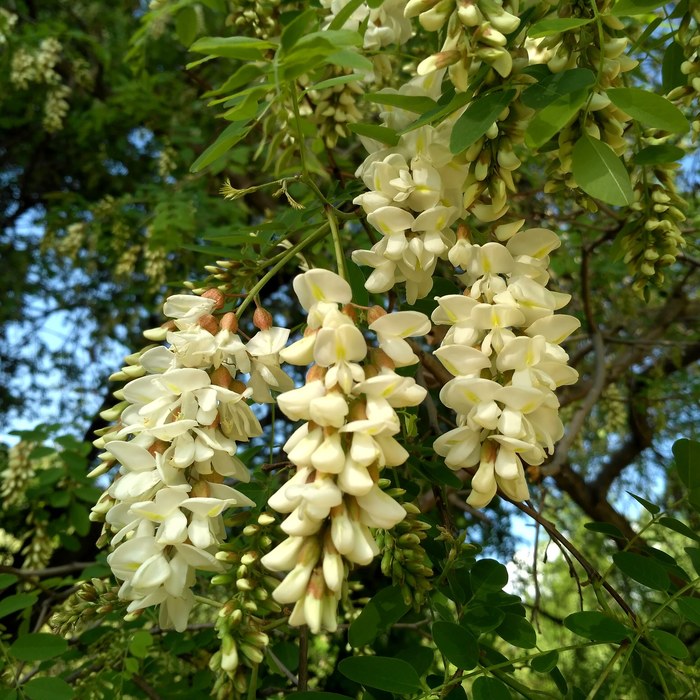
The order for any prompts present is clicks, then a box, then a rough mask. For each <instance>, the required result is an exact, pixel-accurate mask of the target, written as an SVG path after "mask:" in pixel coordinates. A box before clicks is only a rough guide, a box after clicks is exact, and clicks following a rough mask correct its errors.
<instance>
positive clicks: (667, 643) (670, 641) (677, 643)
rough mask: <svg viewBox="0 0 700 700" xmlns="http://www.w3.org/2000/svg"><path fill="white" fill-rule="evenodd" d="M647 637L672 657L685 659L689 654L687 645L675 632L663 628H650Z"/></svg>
mask: <svg viewBox="0 0 700 700" xmlns="http://www.w3.org/2000/svg"><path fill="white" fill-rule="evenodd" d="M649 637H650V638H651V639H652V641H653V642H654V644H656V646H657V647H658V648H659V649H660V650H661V651H662V652H663V653H664V654H668V656H671V657H673V658H674V659H687V658H688V656H690V652H689V651H688V647H686V645H685V644H683V642H682V641H681V640H680V639H678V637H676V635H675V634H671V633H670V632H666V631H665V630H651V632H649Z"/></svg>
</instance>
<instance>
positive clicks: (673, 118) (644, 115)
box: [606, 88, 690, 134]
mask: <svg viewBox="0 0 700 700" xmlns="http://www.w3.org/2000/svg"><path fill="white" fill-rule="evenodd" d="M606 95H607V96H608V97H609V98H610V100H611V101H612V103H613V104H614V105H615V106H616V107H619V108H620V109H621V110H622V111H623V112H626V113H627V114H629V115H630V117H632V118H633V119H636V120H637V121H638V122H641V123H642V124H645V125H646V126H651V127H654V128H656V129H663V130H664V131H670V132H672V133H676V134H684V133H685V132H686V131H688V129H689V128H690V125H689V124H688V120H687V119H686V118H685V117H684V116H683V112H681V111H680V109H678V107H676V106H675V105H673V104H671V103H670V102H669V101H668V100H667V99H666V98H665V97H662V96H661V95H657V94H655V93H653V92H649V91H648V90H640V89H639V88H609V89H608V90H606Z"/></svg>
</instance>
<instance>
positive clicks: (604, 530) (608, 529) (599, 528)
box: [583, 523, 625, 540]
mask: <svg viewBox="0 0 700 700" xmlns="http://www.w3.org/2000/svg"><path fill="white" fill-rule="evenodd" d="M583 527H585V528H586V530H590V531H591V532H599V533H601V534H602V535H607V536H608V537H615V538H618V539H622V540H624V539H625V536H624V535H623V534H622V531H621V530H620V528H619V527H617V525H613V524H612V523H585V524H584V526H583Z"/></svg>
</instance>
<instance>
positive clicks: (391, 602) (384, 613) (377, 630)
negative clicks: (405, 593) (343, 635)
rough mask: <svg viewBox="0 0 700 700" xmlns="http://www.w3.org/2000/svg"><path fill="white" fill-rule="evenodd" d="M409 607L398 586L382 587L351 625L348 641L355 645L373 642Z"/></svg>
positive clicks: (360, 645) (359, 645)
mask: <svg viewBox="0 0 700 700" xmlns="http://www.w3.org/2000/svg"><path fill="white" fill-rule="evenodd" d="M409 608H410V606H409V605H406V603H405V602H404V599H403V597H402V595H401V590H400V589H399V588H398V586H390V587H389V588H384V589H382V590H381V591H379V593H377V594H376V595H375V596H373V598H372V599H371V600H370V601H369V602H368V603H367V605H365V607H364V608H363V609H362V612H361V613H360V614H359V615H358V617H357V619H356V620H355V621H354V622H353V623H352V624H351V625H350V629H349V630H348V641H349V642H350V644H351V645H352V646H353V647H362V646H365V645H366V644H371V643H372V642H373V641H374V640H375V639H376V637H377V635H379V634H381V633H382V632H383V631H384V630H386V629H387V628H388V627H389V626H390V625H393V624H394V623H395V622H398V621H399V620H400V619H401V618H402V617H403V616H404V615H405V614H406V613H407V612H408V610H409Z"/></svg>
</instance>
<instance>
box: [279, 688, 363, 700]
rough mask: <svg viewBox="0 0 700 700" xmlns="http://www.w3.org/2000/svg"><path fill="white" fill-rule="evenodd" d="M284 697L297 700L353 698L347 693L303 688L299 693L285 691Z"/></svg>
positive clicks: (340, 699) (350, 699)
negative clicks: (341, 693)
mask: <svg viewBox="0 0 700 700" xmlns="http://www.w3.org/2000/svg"><path fill="white" fill-rule="evenodd" d="M285 697H287V698H297V700H353V699H352V698H351V697H350V696H349V695H340V693H326V692H323V691H319V690H303V691H302V692H301V693H287V694H286V695H285Z"/></svg>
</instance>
